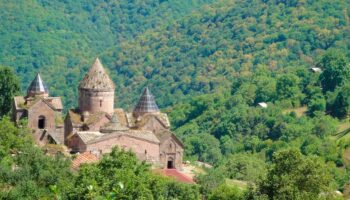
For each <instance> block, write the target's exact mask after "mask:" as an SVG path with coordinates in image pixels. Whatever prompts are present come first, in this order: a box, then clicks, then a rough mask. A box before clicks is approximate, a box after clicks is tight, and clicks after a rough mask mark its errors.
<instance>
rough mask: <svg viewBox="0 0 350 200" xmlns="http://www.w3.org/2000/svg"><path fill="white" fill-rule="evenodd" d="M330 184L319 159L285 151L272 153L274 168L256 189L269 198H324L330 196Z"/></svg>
mask: <svg viewBox="0 0 350 200" xmlns="http://www.w3.org/2000/svg"><path fill="white" fill-rule="evenodd" d="M330 183H331V178H330V175H329V173H328V171H327V170H326V168H325V165H324V164H322V163H321V162H320V161H319V160H316V159H314V158H309V157H303V156H302V154H301V153H300V152H299V151H297V150H285V151H281V152H278V153H276V154H274V158H273V166H272V167H271V168H270V169H269V171H268V173H267V177H266V178H264V179H263V180H261V182H260V183H259V190H260V193H261V194H265V195H267V196H268V197H269V199H291V200H292V199H324V198H323V197H325V196H327V195H328V194H330V192H329V191H330ZM321 194H323V195H324V196H322V195H321Z"/></svg>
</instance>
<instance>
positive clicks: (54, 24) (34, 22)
mask: <svg viewBox="0 0 350 200" xmlns="http://www.w3.org/2000/svg"><path fill="white" fill-rule="evenodd" d="M211 1H212V0H176V1H158V0H146V1H143V0H142V1H141V0H135V1H127V0H122V1H119V0H118V1H117V0H109V1H100V0H98V1H80V0H78V1H50V0H30V1H21V0H17V1H5V0H1V1H0V13H1V14H0V20H1V23H0V36H1V37H0V44H1V49H0V65H4V66H11V67H13V68H15V69H16V72H17V74H18V75H19V76H20V78H21V79H22V89H23V90H24V91H25V89H26V87H27V86H28V84H29V82H30V81H31V80H32V79H33V78H34V76H35V74H36V73H37V72H40V73H41V74H42V76H43V78H44V80H45V81H46V82H47V83H48V85H49V87H50V91H51V93H52V94H53V95H59V96H62V97H63V99H64V102H65V105H67V106H68V107H70V106H72V105H76V97H77V90H75V88H77V85H78V81H79V80H80V79H81V77H82V76H83V74H84V73H85V72H86V70H87V68H88V67H89V65H91V64H92V61H93V60H94V59H95V57H96V56H100V55H101V54H102V52H103V51H105V49H106V48H111V47H114V46H118V45H119V43H121V42H122V41H125V40H132V39H133V38H135V37H136V36H137V35H139V34H142V33H143V32H144V31H145V30H147V29H151V28H155V27H158V26H160V25H162V24H168V23H170V22H171V21H173V20H174V19H177V18H181V16H183V15H186V14H187V13H189V12H191V11H192V10H193V9H198V8H199V7H200V6H201V5H202V4H204V3H208V2H211ZM109 59H112V58H109ZM103 61H105V63H106V66H109V65H108V64H109V62H108V60H103ZM111 73H115V71H114V70H111ZM71 88H74V90H72V89H71Z"/></svg>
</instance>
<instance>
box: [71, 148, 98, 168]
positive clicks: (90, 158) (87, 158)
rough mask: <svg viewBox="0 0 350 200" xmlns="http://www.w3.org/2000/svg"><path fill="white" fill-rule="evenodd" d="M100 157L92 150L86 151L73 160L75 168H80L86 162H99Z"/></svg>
mask: <svg viewBox="0 0 350 200" xmlns="http://www.w3.org/2000/svg"><path fill="white" fill-rule="evenodd" d="M98 160H99V159H98V157H97V156H95V155H94V154H92V153H90V152H84V153H81V154H78V155H77V157H76V158H75V159H74V160H73V161H72V167H73V169H78V168H79V167H80V165H81V164H84V163H95V162H98Z"/></svg>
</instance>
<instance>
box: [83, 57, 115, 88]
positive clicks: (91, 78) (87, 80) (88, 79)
mask: <svg viewBox="0 0 350 200" xmlns="http://www.w3.org/2000/svg"><path fill="white" fill-rule="evenodd" d="M79 89H88V90H95V91H111V90H112V91H114V89H115V86H114V83H113V81H112V80H111V79H110V78H109V76H108V74H107V73H106V72H105V70H104V68H103V66H102V64H101V62H100V60H99V59H98V58H96V60H95V62H94V64H92V66H91V67H90V69H89V71H88V72H87V73H86V75H85V77H84V78H83V80H82V81H81V82H80V84H79Z"/></svg>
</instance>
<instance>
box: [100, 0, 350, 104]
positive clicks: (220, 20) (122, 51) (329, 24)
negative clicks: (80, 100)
mask: <svg viewBox="0 0 350 200" xmlns="http://www.w3.org/2000/svg"><path fill="white" fill-rule="evenodd" d="M276 2H277V1H260V0H253V1H243V0H237V1H225V0H224V1H219V2H217V3H214V4H212V5H210V6H209V5H207V6H204V8H203V9H201V11H198V12H195V13H192V14H191V15H190V16H187V17H184V19H182V20H179V21H177V22H176V23H174V24H170V25H167V26H165V27H162V28H159V29H154V30H149V31H147V32H146V33H145V34H143V35H141V36H139V37H138V38H137V39H136V40H134V41H126V42H123V43H122V44H121V45H120V46H118V48H115V49H109V50H108V51H107V52H106V53H105V54H104V56H105V57H106V58H115V60H114V61H113V64H112V65H114V66H115V69H116V70H117V72H118V73H116V74H114V75H115V77H114V79H115V80H117V81H116V82H117V83H118V85H119V86H120V88H119V91H120V99H122V101H127V103H129V102H128V101H129V99H133V98H134V97H135V91H136V92H138V91H140V90H141V89H140V87H143V86H144V85H146V84H149V85H150V86H151V88H153V90H154V93H155V94H156V96H158V99H159V102H160V104H161V105H169V104H172V103H174V102H178V101H179V100H181V99H182V98H185V96H187V95H194V94H201V93H209V92H212V91H217V90H227V88H228V87H230V85H231V82H232V80H233V79H235V78H234V77H235V76H237V75H238V74H244V73H250V72H251V71H253V69H254V68H256V66H258V65H266V66H268V67H269V68H270V69H271V70H274V69H277V68H282V67H286V66H301V65H302V66H305V67H310V66H312V65H314V63H315V59H316V58H317V56H318V55H320V54H321V53H322V52H324V50H327V49H329V48H340V49H344V50H346V49H348V48H349V41H350V40H349V38H350V37H349V32H350V30H349V14H348V13H349V10H348V8H349V7H350V3H349V2H348V1H336V2H334V3H332V4H329V3H328V1H299V2H298V3H290V4H284V3H276ZM281 2H282V1H281ZM296 2H297V1H296Z"/></svg>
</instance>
